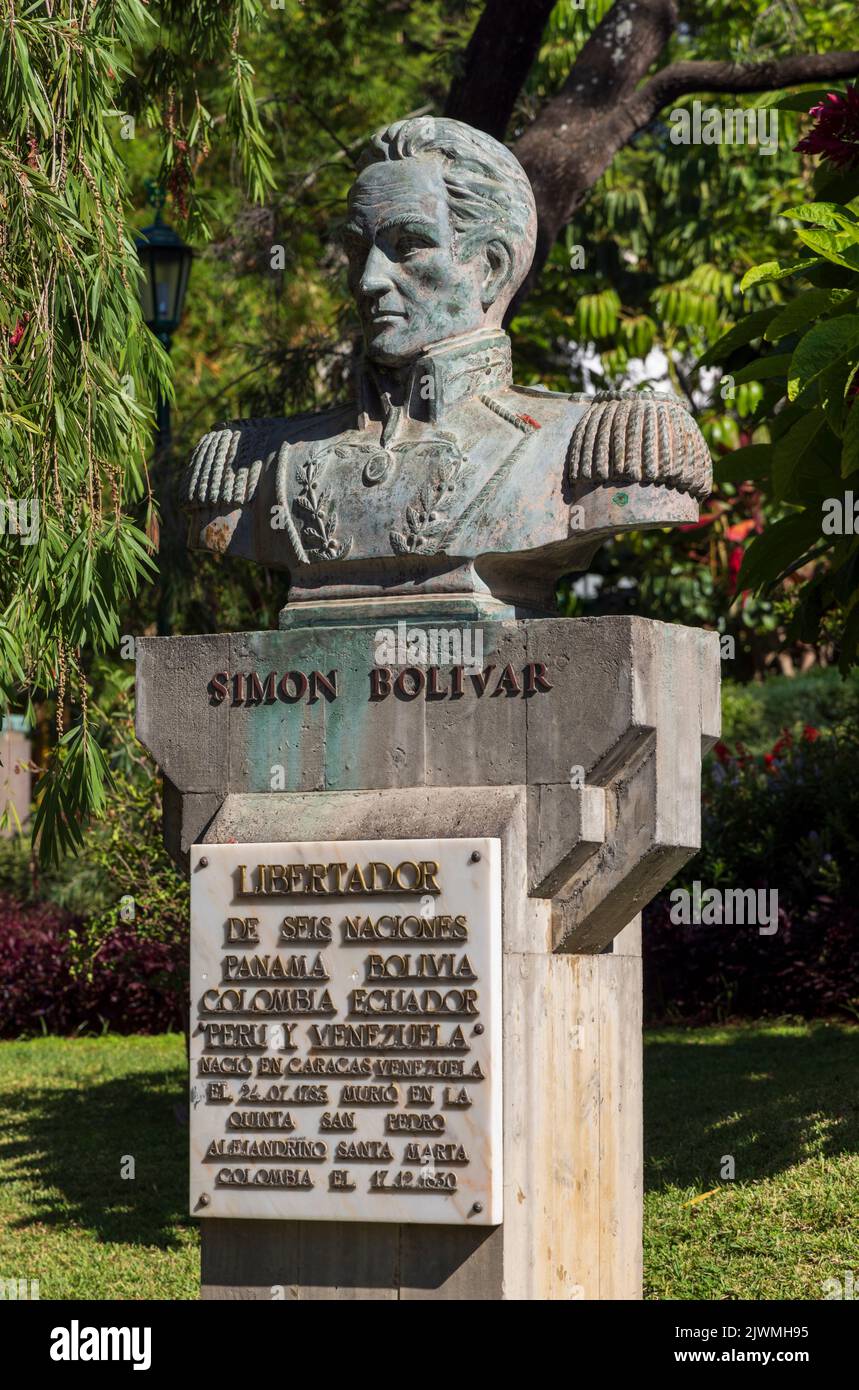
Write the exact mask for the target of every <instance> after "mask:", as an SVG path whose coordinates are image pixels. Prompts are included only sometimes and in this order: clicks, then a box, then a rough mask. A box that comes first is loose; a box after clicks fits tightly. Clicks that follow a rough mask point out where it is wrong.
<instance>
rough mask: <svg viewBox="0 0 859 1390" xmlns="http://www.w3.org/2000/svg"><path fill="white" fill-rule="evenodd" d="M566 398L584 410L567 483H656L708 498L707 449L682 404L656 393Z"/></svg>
mask: <svg viewBox="0 0 859 1390" xmlns="http://www.w3.org/2000/svg"><path fill="white" fill-rule="evenodd" d="M567 399H568V400H569V401H571V402H576V403H577V404H579V405H584V406H585V407H586V408H585V410H584V413H583V414H581V415H579V417H578V420H577V421H576V423H575V425H574V427H573V431H572V435H571V437H570V445H569V450H568V453H567V469H568V477H569V480H570V482H572V483H576V482H580V481H582V482H591V483H609V484H611V485H613V486H621V487H622V486H623V485H624V484H628V483H655V484H659V485H660V486H662V487H673V488H677V489H678V491H680V492H688V493H690V494H691V495H692V496H693V497H697V498H701V499H703V498H705V497H708V496H709V494H710V492H711V491H712V485H713V466H712V461H711V458H710V450H709V449H708V447H707V443H706V441H705V439H704V436H703V435H702V434H701V431H700V430H699V428H698V426H697V424H696V423H695V420H694V418H693V416H692V413H691V411H690V409H689V407H688V406H687V404H686V402H685V401H682V400H680V399H679V398H678V397H677V396H668V395H664V394H657V393H656V392H654V391H598V392H597V393H596V394H595V395H593V396H588V395H585V394H583V393H578V394H576V395H572V396H569V397H567Z"/></svg>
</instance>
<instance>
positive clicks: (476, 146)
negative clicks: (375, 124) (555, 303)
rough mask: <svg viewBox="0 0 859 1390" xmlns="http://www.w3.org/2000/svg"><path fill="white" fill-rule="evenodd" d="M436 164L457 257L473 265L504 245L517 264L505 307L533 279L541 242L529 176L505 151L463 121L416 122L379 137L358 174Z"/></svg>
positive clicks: (419, 119)
mask: <svg viewBox="0 0 859 1390" xmlns="http://www.w3.org/2000/svg"><path fill="white" fill-rule="evenodd" d="M428 157H429V158H433V157H434V158H436V159H439V160H440V161H441V163H442V177H443V179H444V184H445V188H446V190H447V198H448V205H449V208H450V220H451V224H452V226H453V229H454V232H455V234H456V238H457V251H458V254H459V255H460V257H461V258H462V259H463V260H469V259H470V258H471V256H472V255H474V253H475V252H476V251H478V250H479V249H480V247H481V246H484V245H486V243H487V242H491V241H500V242H502V243H503V244H504V245H505V246H506V247H507V248H508V250H509V252H510V256H511V259H512V270H511V274H510V278H509V280H508V282H507V284H506V285H505V287H504V292H503V295H502V296H500V298H501V299H503V300H504V301H509V300H510V299H512V298H513V295H514V294H515V293H516V290H517V289H518V288H519V286H520V285H521V283H522V281H523V280H524V279H525V276H526V275H527V274H528V270H529V267H530V265H531V261H532V260H533V259H534V246H535V243H536V239H537V209H536V206H535V203H534V194H533V192H532V191H531V185H530V183H529V182H528V176H527V174H526V173H525V170H524V169H523V168H522V165H521V164H520V163H519V161H518V159H517V158H516V156H515V155H514V154H512V153H511V151H510V150H508V149H507V147H506V146H505V145H502V144H500V143H499V141H497V140H494V139H493V138H492V136H491V135H486V134H485V133H484V132H483V131H482V130H473V129H472V127H471V126H468V125H464V124H463V122H462V121H452V120H448V119H447V118H445V117H438V118H436V117H434V116H415V117H413V118H412V119H411V120H408V121H396V122H395V123H394V125H389V126H388V128H387V130H380V131H378V132H377V133H376V134H375V135H374V136H373V137H372V139H371V140H370V142H369V144H368V145H367V146H366V147H365V149H364V151H363V152H362V154H361V158H360V160H359V162H358V168H359V170H361V169H366V168H367V167H368V166H369V165H371V164H380V163H383V162H385V161H386V160H395V159H415V158H428Z"/></svg>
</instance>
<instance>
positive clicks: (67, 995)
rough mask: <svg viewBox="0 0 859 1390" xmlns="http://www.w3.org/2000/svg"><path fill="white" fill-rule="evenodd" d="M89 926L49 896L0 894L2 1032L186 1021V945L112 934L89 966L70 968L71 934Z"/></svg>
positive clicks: (124, 1029)
mask: <svg viewBox="0 0 859 1390" xmlns="http://www.w3.org/2000/svg"><path fill="white" fill-rule="evenodd" d="M75 937H77V938H78V939H79V940H82V941H83V943H84V946H85V949H88V948H89V942H88V941H87V933H86V927H85V925H84V924H83V923H81V922H80V921H78V920H76V919H75V918H73V917H71V916H70V915H69V914H68V913H66V912H64V911H63V910H62V909H61V908H59V907H57V906H56V905H54V904H51V903H37V904H30V905H22V904H20V903H16V902H13V901H11V900H10V899H8V898H0V981H2V991H0V1037H3V1038H17V1037H22V1036H27V1035H29V1034H33V1033H59V1034H67V1033H75V1032H85V1031H86V1032H101V1031H104V1030H105V1029H106V1028H110V1029H112V1030H113V1031H114V1032H118V1033H161V1032H165V1031H170V1030H176V1029H179V1028H181V1027H182V1026H183V1022H184V1013H183V1001H184V997H185V990H186V987H187V974H188V969H187V957H186V950H185V948H184V945H183V946H182V947H181V948H180V947H179V946H178V945H177V944H173V945H168V944H167V943H165V942H157V941H151V940H145V939H141V938H140V937H139V936H138V935H137V933H136V932H134V931H132V930H130V929H128V928H123V929H122V930H117V931H116V932H114V933H112V935H111V936H110V938H109V939H108V940H107V941H105V942H104V943H103V945H102V948H101V950H100V951H99V952H98V953H97V954H96V953H95V952H93V954H92V959H91V962H90V966H89V969H88V970H86V971H83V970H80V969H75V961H74V949H73V944H72V943H73V941H74V939H75Z"/></svg>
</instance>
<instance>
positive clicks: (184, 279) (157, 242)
mask: <svg viewBox="0 0 859 1390" xmlns="http://www.w3.org/2000/svg"><path fill="white" fill-rule="evenodd" d="M146 191H147V193H148V195H149V204H150V206H151V207H153V208H154V209H155V221H154V222H153V223H152V225H151V226H150V227H144V228H143V231H142V232H141V233H140V235H139V236H138V237H137V238H136V240H135V246H136V247H137V254H138V256H139V257H140V264H141V265H142V267H143V272H144V274H143V277H142V279H141V280H140V282H139V284H140V291H139V292H140V307H141V309H142V310H143V318H144V320H145V322H146V326H147V328H150V329H151V330H152V332H153V333H154V334H155V336H156V338H157V339H158V340H159V342H161V343H163V344H164V346H165V348H166V349H167V351H168V352H169V351H170V348H171V346H172V342H173V334H174V333H175V332H176V329H177V328H178V327H179V323H180V321H181V318H182V310H183V308H184V305H185V291H186V290H187V288H188V276H189V275H190V273H191V261H192V259H193V255H194V253H193V251H192V250H191V248H190V246H186V245H185V242H184V241H183V240H182V238H181V237H180V236H179V234H178V232H174V230H173V228H172V227H168V225H167V223H166V222H163V221H162V220H161V209H162V208H163V206H164V201H165V195H164V191H163V189H161V188H159V187H158V186H157V185H156V184H154V183H152V182H151V180H147V182H146ZM156 423H157V426H158V442H159V447H160V449H165V448H166V447H167V445H168V443H169V441H170V406H169V404H168V402H167V401H165V400H162V398H161V396H159V397H158V402H157V407H156Z"/></svg>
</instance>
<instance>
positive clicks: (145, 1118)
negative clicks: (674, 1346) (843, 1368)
mask: <svg viewBox="0 0 859 1390" xmlns="http://www.w3.org/2000/svg"><path fill="white" fill-rule="evenodd" d="M645 1068H646V1089H645V1121H646V1124H645V1131H646V1132H645V1154H646V1172H645V1179H646V1194H645V1278H646V1295H647V1297H648V1298H655V1299H671V1298H692V1299H732V1298H760V1299H774V1298H801V1299H819V1298H820V1297H821V1296H822V1292H823V1291H822V1288H821V1285H822V1282H823V1280H824V1279H827V1278H832V1277H835V1278H838V1277H842V1276H843V1274H844V1271H845V1270H847V1269H852V1270H854V1271H857V1270H859V1248H857V1246H859V1237H857V1234H856V1233H857V1231H859V1156H858V1155H857V1151H859V1101H857V1085H856V1082H857V1072H859V1029H857V1028H855V1027H850V1026H848V1025H842V1024H837V1023H830V1024H825V1023H821V1024H812V1025H797V1026H788V1025H784V1026H783V1025H766V1026H761V1025H753V1026H748V1027H739V1028H699V1029H695V1030H685V1029H681V1028H671V1029H664V1030H661V1031H659V1032H653V1033H650V1034H648V1037H647V1047H646V1052H645ZM187 1144H188V1130H187V1115H186V1111H185V1059H184V1047H183V1040H182V1039H181V1038H180V1037H175V1036H165V1037H157V1038H138V1037H133V1038H120V1037H112V1036H108V1037H104V1038H75V1039H63V1038H39V1039H36V1040H34V1041H31V1042H4V1043H0V1277H3V1278H10V1277H15V1278H19V1279H20V1278H26V1279H38V1280H39V1285H40V1294H41V1297H42V1298H45V1299H49V1298H79V1299H90V1298H108V1297H114V1298H166V1299H189V1298H195V1297H196V1295H197V1287H198V1261H199V1256H198V1239H197V1231H196V1223H195V1222H194V1221H192V1220H190V1219H189V1218H187V1217H186V1216H185V1196H186V1152H187ZM126 1155H130V1156H131V1157H133V1158H134V1160H135V1177H134V1179H133V1180H130V1179H123V1178H122V1176H121V1165H122V1163H123V1158H124V1156H126ZM725 1155H732V1156H733V1158H734V1161H735V1169H736V1176H735V1178H734V1179H733V1180H724V1179H723V1178H722V1177H721V1176H720V1169H721V1168H722V1165H723V1158H724V1156H725ZM705 1193H708V1194H710V1195H708V1196H705V1197H703V1200H701V1201H700V1202H694V1204H693V1205H690V1203H692V1202H693V1199H694V1198H696V1197H699V1196H702V1195H703V1194H705Z"/></svg>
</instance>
